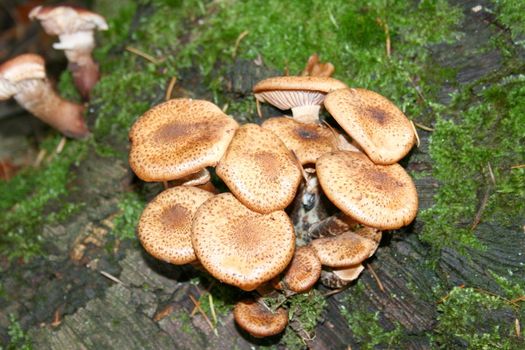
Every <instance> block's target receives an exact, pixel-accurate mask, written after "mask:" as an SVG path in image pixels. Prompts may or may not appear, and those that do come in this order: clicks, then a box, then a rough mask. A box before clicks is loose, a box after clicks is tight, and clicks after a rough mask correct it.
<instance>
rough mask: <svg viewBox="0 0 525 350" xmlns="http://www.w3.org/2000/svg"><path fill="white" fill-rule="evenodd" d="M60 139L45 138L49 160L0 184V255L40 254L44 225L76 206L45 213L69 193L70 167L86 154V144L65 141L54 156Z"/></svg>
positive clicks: (55, 137) (64, 215)
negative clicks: (61, 149) (59, 151)
mask: <svg viewBox="0 0 525 350" xmlns="http://www.w3.org/2000/svg"><path fill="white" fill-rule="evenodd" d="M59 142H60V136H58V135H57V136H54V137H51V138H48V139H46V140H45V141H44V142H43V143H42V144H41V148H42V149H43V150H45V151H46V153H47V154H48V157H47V159H46V160H44V164H43V165H41V166H40V168H38V169H37V168H31V167H29V168H26V169H24V170H23V171H22V172H20V173H19V174H17V176H15V177H14V178H12V179H11V180H9V181H7V182H0V192H1V193H2V194H3V195H2V197H1V198H2V199H1V200H0V233H1V234H0V255H7V256H8V257H10V258H15V257H24V258H30V257H31V256H34V255H36V254H38V253H39V252H40V249H41V244H42V242H41V238H40V233H41V230H42V227H43V225H45V224H50V223H56V222H58V221H60V220H64V219H65V218H67V217H68V215H69V214H72V213H73V212H75V210H76V209H77V208H78V205H79V204H69V205H67V206H65V207H62V206H59V209H57V210H53V211H50V212H49V211H48V210H46V208H47V207H53V206H54V205H53V204H55V203H58V202H57V201H58V200H60V199H61V198H64V197H65V196H66V195H67V194H68V192H69V191H70V190H71V188H70V186H68V185H69V184H70V183H71V181H72V180H73V179H74V176H72V174H71V166H72V165H73V164H75V163H77V162H79V161H80V160H81V159H82V158H83V157H84V156H85V154H86V150H87V144H86V143H85V142H80V141H70V142H67V144H66V146H65V148H64V149H63V151H62V152H61V153H60V154H56V153H55V149H56V146H57V145H58V143H59Z"/></svg>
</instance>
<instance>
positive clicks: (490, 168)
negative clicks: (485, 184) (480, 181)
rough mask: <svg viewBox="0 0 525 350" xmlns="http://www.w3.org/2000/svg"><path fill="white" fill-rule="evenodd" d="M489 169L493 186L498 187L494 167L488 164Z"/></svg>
mask: <svg viewBox="0 0 525 350" xmlns="http://www.w3.org/2000/svg"><path fill="white" fill-rule="evenodd" d="M487 167H488V169H489V176H490V181H492V185H493V186H495V185H496V177H495V176H494V172H493V171H492V166H491V165H490V162H489V163H487Z"/></svg>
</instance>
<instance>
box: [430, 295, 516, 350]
mask: <svg viewBox="0 0 525 350" xmlns="http://www.w3.org/2000/svg"><path fill="white" fill-rule="evenodd" d="M438 311H439V312H440V314H439V316H438V324H437V327H436V334H435V336H434V337H433V342H434V345H435V346H436V347H437V348H439V349H451V348H458V347H462V348H463V347H468V348H469V349H516V350H517V349H522V348H523V340H522V339H520V338H518V337H517V336H516V329H515V327H516V326H515V322H516V320H517V319H521V320H523V319H524V313H523V308H521V311H518V310H515V309H512V307H511V304H510V303H509V302H508V301H507V300H506V299H504V298H501V297H498V296H494V295H490V294H487V293H485V292H483V291H479V290H476V289H473V288H459V287H456V288H454V289H452V290H451V291H450V293H449V294H448V295H447V296H446V298H445V299H444V301H443V302H442V303H441V304H439V305H438Z"/></svg>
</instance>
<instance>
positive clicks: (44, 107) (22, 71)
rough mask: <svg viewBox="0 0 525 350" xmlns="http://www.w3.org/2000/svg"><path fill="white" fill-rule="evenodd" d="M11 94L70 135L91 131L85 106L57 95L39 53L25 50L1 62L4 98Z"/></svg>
mask: <svg viewBox="0 0 525 350" xmlns="http://www.w3.org/2000/svg"><path fill="white" fill-rule="evenodd" d="M11 97H13V98H14V99H15V100H16V101H17V102H18V103H19V104H20V105H21V106H22V107H24V108H25V109H27V110H28V111H29V112H31V113H32V114H33V115H34V116H36V117H37V118H39V119H41V120H42V121H44V122H45V123H47V124H49V125H51V126H52V127H54V128H55V129H57V130H59V131H60V132H61V133H63V134H64V135H66V136H68V137H72V138H78V139H80V138H84V137H86V136H87V135H88V134H89V130H88V128H87V126H86V123H85V121H84V118H83V115H82V114H83V110H84V107H83V106H81V105H79V104H76V103H73V102H70V101H66V100H64V99H63V98H61V97H60V96H58V95H57V93H56V92H55V91H54V90H53V88H52V86H51V83H50V82H49V80H48V79H47V78H46V71H45V66H44V59H43V58H42V57H41V56H39V55H34V54H23V55H20V56H16V57H15V58H12V59H10V60H9V61H7V62H4V63H3V64H2V65H0V100H7V99H9V98H11Z"/></svg>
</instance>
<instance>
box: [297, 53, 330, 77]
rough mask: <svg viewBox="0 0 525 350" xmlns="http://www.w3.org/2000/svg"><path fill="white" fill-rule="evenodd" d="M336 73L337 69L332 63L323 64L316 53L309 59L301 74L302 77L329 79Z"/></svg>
mask: <svg viewBox="0 0 525 350" xmlns="http://www.w3.org/2000/svg"><path fill="white" fill-rule="evenodd" d="M334 71H335V67H334V65H333V64H332V63H330V62H326V63H321V62H320V61H319V56H317V54H316V53H314V54H313V55H311V56H310V57H309V58H308V61H307V62H306V66H305V67H304V70H303V71H302V72H301V76H312V77H313V76H316V77H329V76H331V75H332V74H333V73H334Z"/></svg>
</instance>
